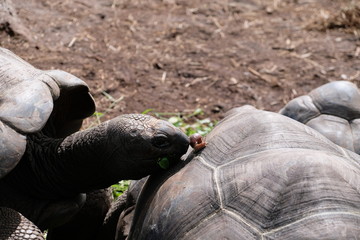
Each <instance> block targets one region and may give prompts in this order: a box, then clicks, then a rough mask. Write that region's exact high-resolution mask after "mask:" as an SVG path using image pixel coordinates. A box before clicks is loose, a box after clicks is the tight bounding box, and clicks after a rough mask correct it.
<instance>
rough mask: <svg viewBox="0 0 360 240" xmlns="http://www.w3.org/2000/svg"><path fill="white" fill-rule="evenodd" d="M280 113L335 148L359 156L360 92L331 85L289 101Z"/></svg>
mask: <svg viewBox="0 0 360 240" xmlns="http://www.w3.org/2000/svg"><path fill="white" fill-rule="evenodd" d="M280 113H281V114H283V115H285V116H288V117H290V118H292V119H295V120H297V121H299V122H301V123H304V124H306V125H308V126H309V127H312V128H314V129H315V130H317V131H318V132H320V133H322V134H323V135H324V136H326V137H327V138H329V139H330V140H331V141H333V142H335V143H336V144H338V145H340V146H342V147H345V148H347V149H350V150H352V151H354V152H356V153H360V144H356V143H358V142H359V141H360V91H359V89H358V88H357V86H356V85H355V84H353V83H351V82H347V81H334V82H330V83H327V84H325V85H322V86H320V87H318V88H316V89H314V90H312V91H311V92H310V93H309V94H308V95H304V96H300V97H297V98H295V99H293V100H291V101H290V102H289V103H288V104H287V105H286V106H285V107H284V108H283V109H281V110H280Z"/></svg>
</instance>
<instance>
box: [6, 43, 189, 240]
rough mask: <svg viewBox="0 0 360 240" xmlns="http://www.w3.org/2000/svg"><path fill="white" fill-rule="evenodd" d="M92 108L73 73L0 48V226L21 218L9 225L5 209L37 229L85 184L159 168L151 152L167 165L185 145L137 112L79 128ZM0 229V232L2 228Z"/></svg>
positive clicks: (74, 208) (80, 194) (72, 207)
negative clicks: (42, 65) (39, 66)
mask: <svg viewBox="0 0 360 240" xmlns="http://www.w3.org/2000/svg"><path fill="white" fill-rule="evenodd" d="M94 110H95V104H94V101H93V98H92V97H91V95H90V93H89V89H88V86H87V85H86V84H85V83H84V82H83V81H82V80H80V79H79V78H77V77H75V76H73V75H71V74H69V73H66V72H64V71H60V70H50V71H43V70H39V69H36V68H34V67H33V66H31V65H30V64H29V63H27V62H25V61H24V60H22V59H21V58H19V57H18V56H16V55H15V54H13V53H12V52H10V51H9V50H7V49H4V48H0V210H1V211H0V215H1V216H0V218H1V220H0V224H1V225H2V226H6V225H7V224H8V225H7V226H9V227H11V226H12V227H13V231H14V232H15V231H17V229H21V227H22V226H25V225H26V224H27V222H25V221H24V222H23V221H21V222H19V225H18V226H17V227H16V228H15V227H14V224H12V223H13V219H11V216H14V215H13V214H8V209H12V210H15V211H17V212H19V213H20V214H21V216H23V217H22V218H20V219H29V220H30V221H31V222H33V223H34V224H35V225H36V226H38V227H39V228H40V229H41V230H44V229H49V228H50V229H52V228H55V227H57V226H60V225H62V224H64V223H66V222H67V221H69V220H70V219H71V218H72V217H73V216H74V215H76V214H77V213H78V212H79V211H80V210H81V208H82V206H83V205H84V203H85V202H86V195H85V193H86V192H91V191H94V190H98V189H103V188H106V187H108V186H110V185H111V184H114V183H116V182H118V181H119V180H123V179H140V178H143V177H145V176H147V175H149V174H158V173H161V172H162V171H163V169H162V168H161V167H160V166H159V165H158V160H159V159H161V158H164V157H166V158H167V159H168V161H169V165H170V166H171V165H172V164H175V163H176V162H177V161H179V159H180V156H181V155H183V154H184V153H185V152H186V150H187V149H188V146H189V139H188V137H187V136H186V135H185V134H184V133H183V132H182V131H181V130H179V129H177V128H175V127H174V126H172V125H171V124H170V123H168V122H166V121H162V120H159V119H156V118H154V117H151V116H148V115H143V114H127V115H121V116H118V117H116V118H114V119H111V120H109V121H106V122H104V123H102V124H100V125H99V126H97V127H94V128H91V129H87V130H83V131H79V129H80V127H81V124H82V121H83V119H84V118H86V117H88V116H90V115H91V114H92V113H93V112H94ZM12 210H11V211H12ZM85 220H87V219H86V217H85V218H84V219H83V222H85ZM35 225H34V226H35ZM4 229H5V228H4ZM4 229H0V238H1V239H6V238H5V236H6V235H8V230H7V232H4ZM7 229H9V228H7ZM90 230H91V229H90ZM90 230H87V232H89V231H90ZM4 234H5V236H4ZM39 237H40V238H41V236H39Z"/></svg>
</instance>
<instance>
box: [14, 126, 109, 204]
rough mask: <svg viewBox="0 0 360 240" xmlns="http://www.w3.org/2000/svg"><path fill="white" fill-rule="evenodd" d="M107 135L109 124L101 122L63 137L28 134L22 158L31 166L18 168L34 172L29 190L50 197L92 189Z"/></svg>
mask: <svg viewBox="0 0 360 240" xmlns="http://www.w3.org/2000/svg"><path fill="white" fill-rule="evenodd" d="M106 135H107V134H106V125H105V124H101V125H99V126H98V127H95V128H92V129H88V130H84V131H79V132H76V133H73V134H72V135H70V136H68V137H65V138H62V139H54V138H50V137H47V136H45V135H44V134H42V133H37V134H34V135H31V136H29V138H28V145H27V150H26V154H25V156H24V159H23V160H25V161H23V160H22V161H20V163H21V164H23V165H27V166H22V167H23V168H24V167H25V168H28V169H29V170H25V169H23V170H21V171H19V172H21V173H23V172H24V171H26V172H28V173H29V175H33V176H32V177H30V178H31V179H33V180H32V181H33V182H31V181H30V182H29V184H30V186H29V190H30V191H32V192H33V194H41V196H46V195H47V197H48V198H58V197H59V196H61V197H64V196H65V197H66V196H72V195H74V194H77V193H80V192H87V191H90V190H93V187H94V183H93V180H94V179H95V178H96V174H97V172H98V170H99V168H101V167H102V165H103V164H104V160H105V158H104V156H102V155H103V153H104V152H106V151H105V148H106V147H107V146H106V145H107V144H106ZM23 162H24V163H23ZM19 167H21V166H19ZM28 179H29V177H27V180H25V181H28ZM34 181H35V182H34Z"/></svg>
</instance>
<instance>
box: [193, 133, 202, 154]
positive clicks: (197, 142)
mask: <svg viewBox="0 0 360 240" xmlns="http://www.w3.org/2000/svg"><path fill="white" fill-rule="evenodd" d="M190 146H191V147H192V148H193V149H194V151H195V152H198V151H200V150H201V149H203V148H205V146H206V142H205V141H204V139H203V137H202V136H201V135H200V134H199V133H194V134H193V135H191V136H190Z"/></svg>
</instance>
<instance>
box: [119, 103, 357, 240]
mask: <svg viewBox="0 0 360 240" xmlns="http://www.w3.org/2000/svg"><path fill="white" fill-rule="evenodd" d="M206 141H207V147H206V148H204V149H203V150H202V151H200V152H198V153H194V152H190V153H188V156H187V159H186V161H184V162H183V163H182V165H183V166H179V167H178V169H174V171H172V172H168V173H167V174H165V175H162V176H154V177H153V176H150V178H149V179H148V180H147V181H146V182H145V184H144V186H143V188H142V190H141V192H139V187H134V188H133V189H134V190H135V191H134V192H133V191H132V189H130V190H129V193H127V194H128V195H132V196H131V198H132V199H134V198H136V200H135V202H136V205H135V212H134V211H127V209H125V210H123V211H122V213H121V215H120V218H119V222H118V227H117V232H116V239H117V240H119V239H125V238H126V239H128V240H132V239H137V240H140V239H147V240H149V239H352V238H354V239H355V238H356V237H357V236H360V214H359V209H360V194H359V192H360V191H359V190H360V189H359V188H360V187H359V186H360V157H359V155H357V154H356V153H354V152H352V151H350V150H347V149H344V148H342V147H340V146H339V145H337V144H334V143H333V142H331V141H330V140H329V139H327V138H326V137H324V136H323V135H322V134H320V133H319V132H317V131H315V130H314V129H312V128H310V127H308V126H306V125H304V124H301V123H299V122H297V121H294V120H292V119H290V118H288V117H285V116H283V115H280V114H278V113H271V112H267V111H261V110H257V109H255V108H253V107H250V106H244V107H241V108H236V109H233V110H231V111H230V112H229V113H228V114H227V116H226V117H225V118H224V119H223V120H222V121H221V122H220V123H219V124H218V125H217V126H216V127H215V128H214V129H213V131H212V132H210V133H209V134H208V135H207V136H206ZM141 187H142V186H140V189H141ZM131 201H133V200H131V199H128V203H129V205H128V206H127V207H129V208H130V207H134V205H133V206H131ZM123 202H126V201H124V200H123ZM133 204H134V201H133ZM125 205H126V204H125ZM130 210H131V209H130Z"/></svg>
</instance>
